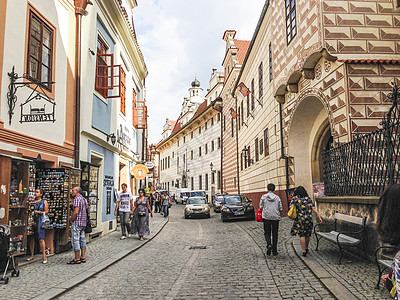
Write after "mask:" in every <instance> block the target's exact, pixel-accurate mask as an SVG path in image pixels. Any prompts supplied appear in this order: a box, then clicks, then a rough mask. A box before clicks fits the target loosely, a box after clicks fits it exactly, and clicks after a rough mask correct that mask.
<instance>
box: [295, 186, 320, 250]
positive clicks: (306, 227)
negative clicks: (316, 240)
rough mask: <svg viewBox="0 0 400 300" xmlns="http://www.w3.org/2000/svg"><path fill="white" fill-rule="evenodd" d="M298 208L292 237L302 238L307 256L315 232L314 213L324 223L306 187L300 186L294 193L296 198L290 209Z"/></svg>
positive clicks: (302, 247) (303, 248)
mask: <svg viewBox="0 0 400 300" xmlns="http://www.w3.org/2000/svg"><path fill="white" fill-rule="evenodd" d="M293 205H294V206H295V207H296V214H297V215H296V218H295V220H294V222H293V227H292V230H291V232H290V233H291V235H293V236H298V237H299V238H300V244H301V249H302V250H303V256H307V253H308V244H309V243H310V236H311V233H312V230H313V218H312V212H313V211H314V212H315V214H316V215H317V218H318V221H319V223H322V219H321V215H320V214H319V212H318V211H317V209H316V208H315V206H314V203H313V201H312V200H311V199H310V197H308V194H307V191H306V189H305V188H304V187H302V186H299V187H297V188H296V190H295V191H294V197H293V198H292V201H291V202H290V208H292V206H293Z"/></svg>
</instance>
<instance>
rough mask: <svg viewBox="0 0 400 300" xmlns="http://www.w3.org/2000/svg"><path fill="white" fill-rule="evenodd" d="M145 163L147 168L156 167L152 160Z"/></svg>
mask: <svg viewBox="0 0 400 300" xmlns="http://www.w3.org/2000/svg"><path fill="white" fill-rule="evenodd" d="M144 165H145V166H146V167H147V169H153V168H154V163H153V162H152V161H146V162H145V163H144Z"/></svg>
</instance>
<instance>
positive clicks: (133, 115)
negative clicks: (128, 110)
mask: <svg viewBox="0 0 400 300" xmlns="http://www.w3.org/2000/svg"><path fill="white" fill-rule="evenodd" d="M136 100H137V94H136V91H135V89H132V102H133V105H132V110H133V111H132V123H133V125H134V126H135V102H136Z"/></svg>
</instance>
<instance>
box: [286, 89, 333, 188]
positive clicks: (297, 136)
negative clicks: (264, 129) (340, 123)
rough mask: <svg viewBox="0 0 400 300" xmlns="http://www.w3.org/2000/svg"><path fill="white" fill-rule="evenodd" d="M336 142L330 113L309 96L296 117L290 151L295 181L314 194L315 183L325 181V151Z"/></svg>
mask: <svg viewBox="0 0 400 300" xmlns="http://www.w3.org/2000/svg"><path fill="white" fill-rule="evenodd" d="M330 143H332V136H331V129H330V124H329V118H328V112H327V110H326V108H325V107H324V105H323V104H322V102H321V100H320V99H319V98H317V97H316V96H309V97H306V98H305V99H304V100H303V101H302V102H301V103H300V104H299V105H298V107H297V108H296V110H295V112H294V115H293V117H292V122H291V125H290V130H289V139H288V154H289V156H291V157H293V161H294V183H295V185H296V186H299V185H302V186H304V187H305V188H306V190H307V192H308V193H309V195H312V191H313V184H316V183H321V182H323V172H322V167H323V166H322V153H323V151H324V150H325V149H326V148H327V147H329V145H330Z"/></svg>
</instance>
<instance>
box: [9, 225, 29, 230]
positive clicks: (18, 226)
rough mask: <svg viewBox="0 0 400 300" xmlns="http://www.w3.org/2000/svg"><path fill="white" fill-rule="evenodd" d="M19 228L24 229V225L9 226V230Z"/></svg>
mask: <svg viewBox="0 0 400 300" xmlns="http://www.w3.org/2000/svg"><path fill="white" fill-rule="evenodd" d="M21 227H26V225H25V224H23V225H11V226H10V228H11V229H13V228H21Z"/></svg>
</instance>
